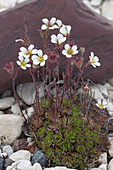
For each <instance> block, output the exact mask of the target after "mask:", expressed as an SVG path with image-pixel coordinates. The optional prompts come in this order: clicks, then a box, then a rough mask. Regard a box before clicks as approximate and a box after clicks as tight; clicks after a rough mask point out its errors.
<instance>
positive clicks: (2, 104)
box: [0, 97, 15, 110]
mask: <svg viewBox="0 0 113 170" xmlns="http://www.w3.org/2000/svg"><path fill="white" fill-rule="evenodd" d="M14 102H15V99H14V97H5V98H2V99H0V110H5V109H8V108H10V107H11V106H12V105H13V104H14Z"/></svg>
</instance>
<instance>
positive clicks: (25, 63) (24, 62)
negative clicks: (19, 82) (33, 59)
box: [17, 56, 31, 70]
mask: <svg viewBox="0 0 113 170" xmlns="http://www.w3.org/2000/svg"><path fill="white" fill-rule="evenodd" d="M18 59H19V60H20V61H17V64H18V65H19V66H20V67H21V68H22V69H23V70H26V67H31V65H30V64H28V63H29V58H24V57H23V56H18Z"/></svg>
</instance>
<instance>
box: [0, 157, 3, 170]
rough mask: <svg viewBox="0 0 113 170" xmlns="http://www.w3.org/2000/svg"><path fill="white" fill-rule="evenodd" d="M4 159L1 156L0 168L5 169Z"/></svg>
mask: <svg viewBox="0 0 113 170" xmlns="http://www.w3.org/2000/svg"><path fill="white" fill-rule="evenodd" d="M3 164H4V159H3V158H2V157H1V156H0V170H3Z"/></svg>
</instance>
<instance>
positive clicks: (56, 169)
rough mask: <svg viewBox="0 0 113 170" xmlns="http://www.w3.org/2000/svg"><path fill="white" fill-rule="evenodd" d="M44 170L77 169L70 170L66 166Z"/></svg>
mask: <svg viewBox="0 0 113 170" xmlns="http://www.w3.org/2000/svg"><path fill="white" fill-rule="evenodd" d="M44 170H77V169H70V168H67V167H64V166H56V167H52V168H45V169H44Z"/></svg>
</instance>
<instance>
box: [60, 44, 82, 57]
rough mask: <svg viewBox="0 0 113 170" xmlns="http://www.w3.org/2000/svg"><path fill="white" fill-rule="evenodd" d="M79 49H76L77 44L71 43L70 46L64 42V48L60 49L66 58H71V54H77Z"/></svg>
mask: <svg viewBox="0 0 113 170" xmlns="http://www.w3.org/2000/svg"><path fill="white" fill-rule="evenodd" d="M78 52H79V51H78V50H77V46H76V45H73V46H72V47H71V46H70V45H69V44H65V50H63V51H62V54H63V55H65V56H66V57H67V58H71V57H72V55H75V54H77V53H78Z"/></svg>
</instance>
